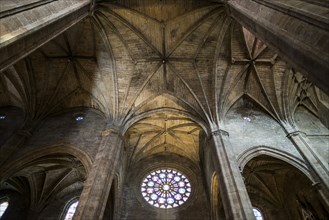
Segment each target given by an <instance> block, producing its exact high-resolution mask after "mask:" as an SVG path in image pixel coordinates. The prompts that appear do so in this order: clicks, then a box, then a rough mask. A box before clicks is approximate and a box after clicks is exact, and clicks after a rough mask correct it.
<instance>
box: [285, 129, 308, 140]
mask: <svg viewBox="0 0 329 220" xmlns="http://www.w3.org/2000/svg"><path fill="white" fill-rule="evenodd" d="M298 135H306V133H305V132H303V131H299V130H297V131H291V132H289V133H287V135H286V137H287V138H289V139H291V138H292V137H294V136H298Z"/></svg>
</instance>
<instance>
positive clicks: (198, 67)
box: [0, 0, 327, 124]
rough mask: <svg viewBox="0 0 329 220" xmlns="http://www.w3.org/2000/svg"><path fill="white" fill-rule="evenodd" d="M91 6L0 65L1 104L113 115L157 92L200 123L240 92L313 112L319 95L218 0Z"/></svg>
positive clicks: (35, 113)
mask: <svg viewBox="0 0 329 220" xmlns="http://www.w3.org/2000/svg"><path fill="white" fill-rule="evenodd" d="M96 9H97V10H96V11H95V13H94V14H93V16H90V17H88V18H86V19H84V20H83V21H82V22H80V23H79V24H77V25H75V26H74V27H72V28H71V29H69V30H68V31H66V32H65V33H64V34H62V35H60V36H59V37H57V38H56V39H54V40H52V41H51V42H50V43H48V44H46V45H45V46H43V47H41V48H40V49H39V50H37V51H36V52H34V53H32V54H31V55H29V56H28V57H27V58H25V59H23V60H21V61H19V62H18V63H16V64H15V65H14V66H12V67H10V68H8V69H7V70H5V71H4V72H3V73H4V74H1V76H0V105H1V106H7V105H14V106H18V107H20V108H22V109H24V110H25V112H26V113H27V115H28V116H29V117H30V118H31V119H39V118H43V117H45V116H47V115H48V114H50V113H53V112H58V111H61V110H63V109H66V108H71V107H77V106H87V107H92V108H96V109H99V110H101V111H102V112H104V113H105V114H106V115H107V117H108V118H109V119H110V120H111V121H113V122H114V123H116V124H122V123H123V122H125V121H128V120H130V119H131V118H132V117H134V116H136V115H138V114H141V113H143V111H148V110H150V108H161V107H164V106H160V105H159V103H165V102H166V101H163V100H162V101H161V99H162V98H163V97H172V98H170V99H171V100H174V102H176V103H178V104H179V106H181V107H182V108H184V110H185V111H187V112H189V113H190V114H193V115H195V116H196V117H198V118H200V119H201V120H203V121H205V122H208V123H214V122H215V123H218V122H220V121H221V120H223V118H225V115H226V113H227V111H229V109H230V108H231V107H232V106H233V105H234V103H236V102H237V101H238V100H239V99H244V98H247V99H250V100H252V101H254V102H255V103H257V105H259V106H260V107H261V109H263V110H264V111H265V112H266V113H267V114H269V115H271V116H272V117H273V118H274V119H276V120H277V121H288V120H289V121H291V122H293V114H294V112H295V109H296V106H298V105H300V104H302V105H305V106H306V107H307V108H308V109H310V111H312V113H314V114H315V115H317V112H318V110H319V107H318V106H319V105H320V107H321V108H322V107H323V106H326V104H327V103H326V104H324V105H323V100H327V98H323V96H325V95H324V94H322V93H321V92H320V91H319V90H316V89H315V87H314V86H313V85H312V84H311V83H309V82H308V81H307V80H305V78H303V77H301V75H299V74H296V73H295V72H294V70H292V69H291V68H290V67H289V65H287V64H286V63H285V62H284V61H282V60H281V59H280V58H279V57H278V56H277V55H276V54H275V53H274V52H273V51H271V50H270V48H268V47H267V46H266V45H265V44H264V43H262V42H261V41H260V40H258V39H257V38H255V36H253V35H252V34H251V33H250V32H248V31H247V30H246V29H244V28H242V27H241V25H239V24H238V23H237V22H235V21H234V20H232V18H230V17H228V16H227V14H226V12H225V10H224V5H223V4H222V3H218V2H217V3H216V2H212V1H196V0H195V1H182V2H179V3H178V2H176V1H172V0H167V1H154V0H149V1H138V0H130V1H97V4H96ZM286 97H288V100H287V99H286ZM319 97H321V100H320V99H319ZM325 97H327V96H325ZM155 100H156V101H155ZM167 100H169V99H167ZM154 102H157V103H158V104H154ZM320 102H321V103H320Z"/></svg>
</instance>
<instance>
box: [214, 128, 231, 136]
mask: <svg viewBox="0 0 329 220" xmlns="http://www.w3.org/2000/svg"><path fill="white" fill-rule="evenodd" d="M218 135H225V136H230V134H229V133H228V132H227V131H224V130H222V129H218V130H215V131H212V132H211V135H210V136H218Z"/></svg>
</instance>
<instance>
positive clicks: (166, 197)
mask: <svg viewBox="0 0 329 220" xmlns="http://www.w3.org/2000/svg"><path fill="white" fill-rule="evenodd" d="M191 191H192V188H191V183H190V181H189V180H188V179H187V177H186V176H185V175H184V174H182V173H181V172H180V171H177V170H175V169H169V168H168V169H159V170H155V171H152V172H151V173H150V174H148V175H147V176H146V177H145V179H144V180H143V182H142V185H141V192H142V195H143V197H144V199H145V200H146V201H147V202H148V203H149V204H150V205H153V206H155V207H158V208H163V209H169V208H175V207H178V206H180V205H182V204H183V203H185V202H186V201H187V200H188V198H189V196H190V195H191Z"/></svg>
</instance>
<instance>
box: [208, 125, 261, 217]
mask: <svg viewBox="0 0 329 220" xmlns="http://www.w3.org/2000/svg"><path fill="white" fill-rule="evenodd" d="M209 143H210V144H211V149H212V152H213V160H214V166H215V170H216V172H217V176H218V181H219V189H220V194H221V199H222V202H223V206H224V211H225V217H226V219H228V220H233V219H234V220H237V219H241V220H249V219H255V217H254V214H253V211H252V205H251V202H250V199H249V195H248V192H247V189H246V186H245V184H244V182H243V178H242V176H241V173H240V169H239V167H238V165H237V161H236V158H235V156H234V154H233V152H232V149H231V146H230V142H229V134H228V132H226V131H224V130H216V131H214V132H212V134H211V137H210V140H209Z"/></svg>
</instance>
